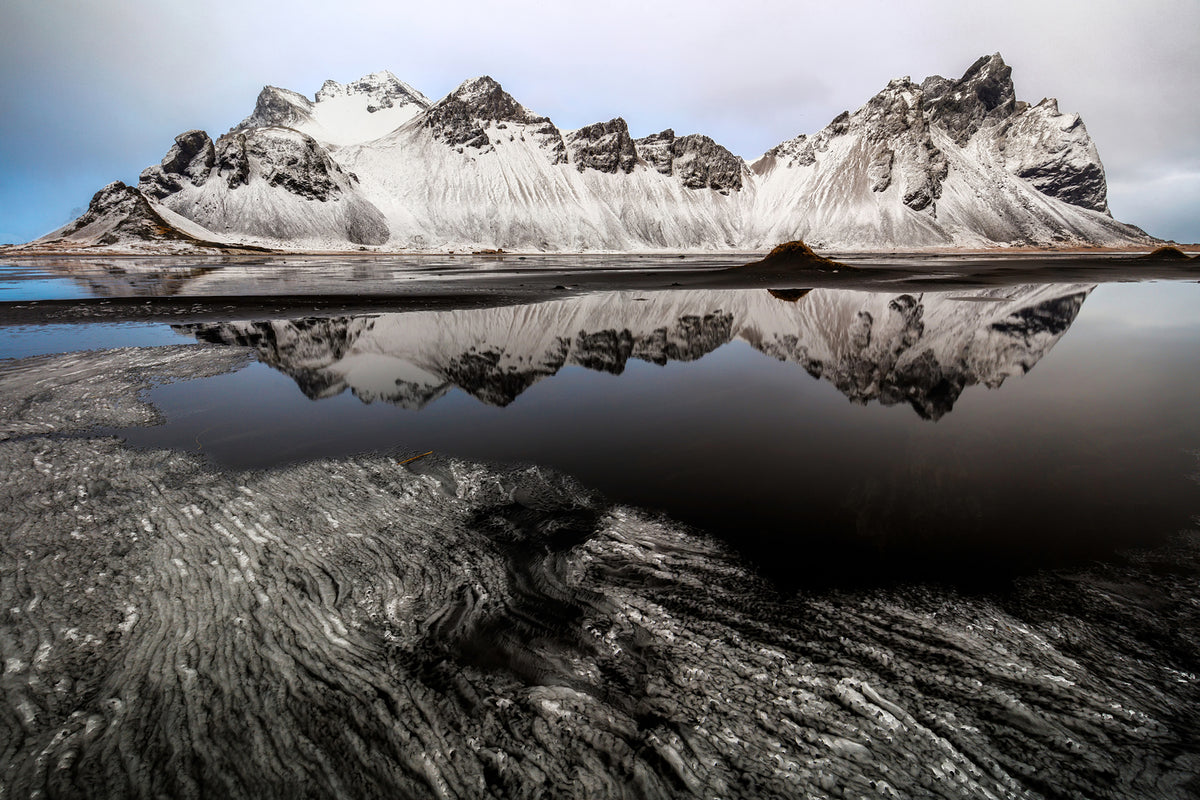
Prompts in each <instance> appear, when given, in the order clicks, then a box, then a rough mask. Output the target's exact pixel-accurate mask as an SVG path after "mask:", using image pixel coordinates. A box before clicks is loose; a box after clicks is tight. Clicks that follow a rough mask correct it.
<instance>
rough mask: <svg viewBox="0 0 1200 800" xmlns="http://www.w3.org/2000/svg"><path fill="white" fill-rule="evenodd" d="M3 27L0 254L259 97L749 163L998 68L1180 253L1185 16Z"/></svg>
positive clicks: (1112, 192)
mask: <svg viewBox="0 0 1200 800" xmlns="http://www.w3.org/2000/svg"><path fill="white" fill-rule="evenodd" d="M7 6H8V8H7V9H6V11H5V17H6V25H5V26H4V32H3V33H0V37H2V38H0V41H3V43H4V47H3V48H2V49H0V60H2V63H3V65H4V67H3V71H2V73H0V104H2V107H3V109H4V114H3V115H2V116H0V242H8V241H27V240H29V239H32V238H35V237H37V236H40V235H42V234H44V233H46V232H48V231H50V230H53V229H54V228H56V227H58V226H60V225H62V224H64V223H65V222H67V221H69V220H70V219H71V218H73V217H74V216H76V215H77V214H78V213H79V212H80V211H81V210H82V208H83V207H85V206H86V204H87V202H88V200H89V199H90V197H91V195H92V194H93V193H94V192H95V191H96V190H97V189H99V188H100V187H101V186H103V185H105V184H107V183H109V182H111V181H113V180H123V181H125V182H127V183H135V182H136V180H137V176H138V173H139V172H140V171H141V169H142V168H144V167H146V166H148V165H150V164H153V163H157V162H158V161H159V159H161V158H162V156H163V154H164V153H165V152H166V150H167V149H168V148H169V147H170V145H171V143H172V141H173V138H174V136H175V135H176V134H178V133H180V132H182V131H184V130H188V129H191V128H201V129H204V130H207V131H208V132H209V133H210V134H212V135H214V137H215V136H217V135H219V134H221V133H223V132H224V131H226V130H228V129H229V128H230V127H231V126H233V125H235V124H236V123H237V122H238V121H240V120H241V119H242V118H244V117H245V116H247V115H248V114H249V113H250V112H251V111H252V110H253V108H254V101H255V98H256V97H257V94H258V91H259V90H260V89H261V87H262V86H263V85H266V84H270V85H277V86H283V87H286V88H289V89H292V90H295V91H298V92H300V93H302V94H305V95H308V96H309V97H312V96H313V94H314V93H315V92H316V90H317V89H318V88H320V86H321V84H322V82H323V81H324V80H326V79H333V80H337V81H339V82H342V83H345V82H348V81H351V80H354V79H355V78H358V77H361V76H362V75H365V74H368V73H371V72H376V71H380V70H388V71H391V72H392V73H394V74H395V75H396V76H397V77H399V78H400V79H401V80H403V81H405V82H407V83H410V84H412V85H413V86H414V87H416V88H417V89H419V90H420V91H422V92H424V93H425V94H427V95H429V96H430V97H431V98H433V99H436V98H438V97H441V96H443V95H444V94H446V93H447V92H449V91H450V90H452V89H453V88H454V86H456V85H457V84H458V83H460V82H461V81H462V80H464V79H466V78H469V77H473V76H476V75H481V74H488V75H491V76H492V77H494V78H495V79H497V80H498V81H500V83H502V84H503V85H504V87H505V89H506V90H508V91H509V92H510V93H511V94H512V95H513V96H514V97H516V98H517V100H518V101H520V102H522V103H523V104H525V105H526V106H528V107H529V108H531V109H533V110H534V111H536V112H538V113H540V114H545V115H547V116H549V117H550V118H551V119H552V120H554V122H555V123H556V124H557V125H558V126H559V127H560V128H563V129H570V128H576V127H580V126H582V125H586V124H588V123H591V122H597V121H602V120H607V119H611V118H612V117H616V116H621V117H624V118H625V120H626V121H627V122H628V123H629V127H630V131H631V133H633V135H634V136H644V135H646V134H648V133H653V132H657V131H659V130H662V129H664V128H673V129H675V130H676V132H678V133H680V134H683V133H704V134H707V135H709V136H712V137H713V138H714V139H716V140H717V141H718V142H719V143H721V144H723V145H724V146H726V147H728V148H729V149H730V150H732V151H733V152H734V153H736V154H738V155H740V156H742V157H743V158H745V159H746V160H747V161H750V160H753V159H754V158H756V157H757V156H759V155H761V154H762V153H763V152H764V151H766V150H767V149H769V148H771V147H773V146H774V145H776V144H778V143H779V142H781V141H784V140H786V139H789V138H792V137H793V136H795V135H797V134H799V133H809V134H811V133H814V132H816V131H818V130H820V129H821V128H822V127H824V126H825V124H826V123H828V122H829V120H830V119H832V118H833V117H834V116H835V115H837V114H838V113H840V112H841V111H843V110H853V109H855V108H857V107H858V106H860V105H862V104H863V103H865V102H866V101H867V100H868V99H870V97H871V96H873V95H874V94H875V93H876V92H878V91H879V90H880V89H882V88H883V87H884V86H885V85H886V84H887V82H888V80H890V79H892V78H897V77H902V76H906V75H907V76H911V77H912V78H913V79H914V80H917V81H920V80H921V79H922V78H924V77H926V76H927V75H932V74H941V75H945V76H947V77H957V76H959V75H961V74H962V73H963V71H965V70H966V68H967V67H968V66H970V64H971V63H972V62H973V61H974V60H975V59H976V58H978V57H979V56H981V55H989V54H991V53H994V52H1000V53H1001V54H1002V55H1003V56H1004V58H1005V61H1006V62H1007V63H1008V64H1009V65H1010V66H1011V67H1012V68H1013V81H1014V84H1015V86H1016V91H1017V96H1018V98H1020V99H1023V100H1027V101H1030V102H1035V103H1036V102H1037V101H1039V100H1040V99H1042V98H1043V97H1056V98H1058V100H1059V105H1060V107H1061V108H1062V110H1063V111H1072V112H1078V113H1079V114H1081V116H1082V117H1083V119H1084V122H1085V124H1086V125H1087V127H1088V130H1089V132H1090V133H1091V135H1092V137H1093V139H1094V140H1095V141H1096V144H1097V147H1098V149H1099V151H1100V157H1101V159H1102V161H1103V163H1104V166H1105V169H1106V171H1107V174H1108V181H1109V204H1110V207H1111V209H1112V212H1113V216H1114V217H1116V218H1117V219H1119V220H1121V221H1124V222H1130V223H1133V224H1135V225H1139V226H1141V227H1143V228H1144V229H1146V230H1147V231H1148V232H1149V233H1151V234H1153V235H1155V236H1159V237H1162V238H1166V239H1175V240H1177V241H1182V242H1189V243H1190V242H1196V241H1200V214H1198V213H1197V211H1198V210H1200V147H1197V143H1198V142H1197V138H1198V134H1197V130H1198V129H1200V125H1198V124H1197V123H1198V122H1200V113H1198V111H1197V107H1196V103H1195V101H1194V99H1193V95H1194V80H1195V78H1196V77H1197V76H1198V75H1200V55H1198V54H1197V50H1196V48H1195V47H1194V46H1193V43H1192V38H1193V37H1194V32H1195V31H1196V30H1198V29H1200V4H1196V3H1194V2H1179V1H1178V0H1157V1H1156V2H1147V3H1139V4H1128V3H1121V2H1111V0H1108V1H1106V2H1080V1H1078V0H1072V1H1071V2H1046V1H1044V0H1043V2H1031V1H1030V0H1022V2H1016V3H1010V4H1003V5H1002V6H998V7H987V8H985V7H977V6H976V5H975V4H960V3H952V2H947V1H945V0H928V1H927V2H920V3H915V4H904V5H900V4H892V3H886V2H876V1H874V0H854V2H846V3H840V4H838V5H837V7H836V8H833V7H832V6H830V5H827V4H815V3H783V2H774V0H753V2H748V3H746V4H743V5H742V6H740V7H739V8H738V9H736V11H735V10H733V9H731V8H730V7H729V6H728V5H725V4H718V3H700V2H692V3H687V4H683V3H646V2H640V3H635V2H631V1H630V0H620V1H619V2H615V3H607V4H605V5H604V7H603V9H602V10H601V9H600V8H599V7H589V6H582V5H571V6H564V7H562V8H558V7H554V8H547V7H544V6H542V5H540V4H536V3H532V2H528V1H527V0H520V1H519V2H515V3H510V4H506V5H505V6H504V7H503V9H502V10H497V9H498V8H499V7H498V6H496V5H494V4H485V3H481V2H478V1H477V0H470V2H464V3H460V4H458V5H456V6H455V7H454V8H452V9H447V8H437V7H434V8H431V7H429V6H424V5H423V6H411V7H410V6H407V5H405V4H403V3H401V4H394V3H393V4H387V5H382V4H377V3H373V2H365V1H364V0H353V2H347V3H344V4H342V5H341V6H340V7H339V9H338V10H336V11H334V10H331V9H329V8H327V7H325V6H324V5H323V4H321V3H317V2H312V1H311V0H305V1H304V2H297V3H291V4H289V5H287V6H277V5H274V4H267V3H254V2H234V1H233V0H215V2H211V3H208V4H205V5H191V6H186V7H185V6H179V7H170V8H167V7H160V6H159V5H158V4H155V3H151V2H149V1H148V0H134V1H133V2H128V3H123V4H120V5H116V4H108V3H98V4H92V5H85V6H76V5H75V4H72V3H69V2H66V1H65V0H40V2H36V1H35V0H9V3H8V4H7Z"/></svg>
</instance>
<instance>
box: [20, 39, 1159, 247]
mask: <svg viewBox="0 0 1200 800" xmlns="http://www.w3.org/2000/svg"><path fill="white" fill-rule="evenodd" d="M795 239H804V240H805V241H807V242H808V243H809V244H810V245H813V246H815V247H818V248H824V249H828V250H838V251H880V250H904V249H910V250H914V249H931V248H993V247H1012V246H1031V247H1045V248H1054V247H1060V248H1061V247H1074V246H1112V247H1122V246H1144V245H1146V244H1149V243H1151V242H1153V241H1154V240H1153V239H1151V237H1149V236H1148V235H1147V234H1145V233H1144V232H1143V231H1141V230H1140V229H1138V228H1136V227H1134V226H1131V225H1126V224H1123V223H1120V222H1117V221H1115V220H1114V219H1113V218H1112V216H1111V215H1110V213H1109V209H1108V201H1107V184H1106V181H1105V175H1104V168H1103V166H1102V164H1101V162H1100V159H1099V156H1098V154H1097V151H1096V146H1095V144H1094V143H1093V141H1092V139H1091V137H1090V136H1089V135H1088V132H1087V129H1086V127H1085V126H1084V124H1083V121H1082V120H1081V119H1080V117H1079V116H1078V115H1077V114H1070V113H1063V112H1060V111H1059V109H1058V104H1057V102H1056V101H1055V100H1053V99H1044V100H1042V101H1041V102H1039V103H1037V104H1029V103H1026V102H1023V101H1019V100H1017V98H1016V94H1015V90H1014V87H1013V82H1012V70H1011V68H1010V67H1009V66H1008V65H1007V64H1005V63H1004V60H1003V58H1001V56H1000V55H999V54H998V53H997V54H995V55H991V56H985V57H983V58H980V59H979V60H977V61H976V62H975V63H974V64H972V65H971V66H970V68H969V69H967V71H966V72H965V73H964V74H963V75H962V77H960V78H957V79H950V78H943V77H941V76H936V75H935V76H932V77H929V78H926V79H925V80H923V81H922V82H920V83H916V82H913V81H912V80H910V79H909V78H900V79H897V80H893V81H891V82H889V83H888V85H887V86H886V87H884V88H883V90H882V91H880V92H879V93H878V94H876V95H875V96H874V97H872V98H871V99H870V100H869V101H868V102H867V103H866V104H865V105H863V106H862V107H861V108H859V109H858V110H856V111H854V112H850V111H846V112H843V113H842V114H839V115H838V116H837V117H835V118H834V119H833V120H832V121H831V122H830V123H829V124H828V125H827V126H826V127H825V128H823V129H822V130H820V131H819V132H817V133H815V134H813V135H806V134H800V135H798V136H796V137H795V138H792V139H789V140H787V141H785V142H782V143H781V144H779V145H777V146H776V147H773V148H771V149H770V150H768V151H767V152H766V153H764V154H763V155H762V156H761V157H759V158H757V159H756V160H754V161H752V162H749V163H747V162H746V161H745V160H743V159H742V158H740V157H739V156H736V155H734V154H733V153H731V152H730V151H729V150H728V149H726V148H725V147H723V146H721V145H720V144H718V143H717V142H715V141H714V140H713V139H711V138H710V137H708V136H704V135H702V134H698V133H693V134H686V135H678V134H676V132H675V131H673V130H670V129H668V130H664V131H660V132H656V133H650V134H648V135H645V136H641V137H639V138H634V135H633V134H632V133H631V132H630V130H629V127H628V125H627V124H626V122H625V120H623V119H621V118H619V117H618V118H616V119H612V120H609V121H607V122H597V123H595V124H592V125H587V126H585V127H582V128H579V129H577V130H562V129H560V128H558V127H557V126H556V125H555V124H554V123H553V122H552V121H551V120H550V119H549V118H547V117H544V116H541V115H539V114H537V113H535V112H534V111H531V110H530V109H528V108H526V107H525V106H523V105H522V104H521V103H519V102H518V101H517V100H516V99H514V98H513V97H512V96H511V95H509V94H508V93H507V92H505V91H504V89H503V88H502V87H501V85H500V84H499V83H497V82H496V81H495V80H493V79H491V78H490V77H480V78H474V79H471V80H468V81H465V82H464V83H462V84H461V85H460V86H458V87H457V88H456V89H454V91H452V92H450V93H449V94H448V95H446V96H445V97H443V98H442V99H440V100H438V101H436V102H434V101H432V100H430V99H429V98H428V97H426V96H425V95H424V94H422V93H421V92H420V91H418V90H417V89H415V88H413V87H412V86H410V85H408V84H406V83H404V82H403V81H401V80H399V79H398V78H396V77H395V76H394V75H392V74H391V73H389V72H379V73H375V74H372V75H368V76H366V77H364V78H361V79H359V80H357V81H354V82H352V83H348V84H340V83H337V82H334V81H326V82H325V85H324V86H322V87H321V89H320V91H318V92H317V93H316V94H315V96H314V97H313V99H309V98H308V97H306V96H304V95H301V94H298V93H296V92H292V91H289V90H287V89H280V88H277V87H273V86H268V87H266V88H264V89H263V90H262V92H261V93H260V94H259V97H258V101H257V103H256V105H255V108H254V110H253V112H252V113H251V114H250V115H249V116H247V117H246V118H245V119H244V120H243V121H242V122H240V123H239V124H238V125H236V126H234V128H233V129H232V130H230V131H229V132H228V133H226V134H224V135H222V136H220V137H219V138H217V139H216V140H215V141H214V140H213V139H212V137H210V136H209V135H208V134H207V133H206V132H204V131H201V130H192V131H187V132H185V133H182V134H180V135H179V136H177V137H176V138H175V143H174V144H173V145H172V146H171V147H170V149H169V150H168V152H167V154H166V155H165V156H164V158H163V159H162V161H161V163H159V164H156V165H153V166H151V167H149V168H147V169H146V170H144V171H143V172H142V174H141V176H140V179H139V181H138V184H137V186H136V187H135V186H127V185H125V184H123V183H120V182H117V183H113V184H110V185H109V186H106V187H104V188H103V189H101V190H100V191H99V192H98V193H97V194H96V196H95V197H94V198H93V200H92V203H91V205H90V206H89V208H88V210H87V211H86V213H85V214H84V215H83V216H81V217H80V218H79V219H77V220H75V221H74V222H72V223H70V224H68V225H66V226H64V227H63V228H60V229H59V230H57V231H54V232H53V233H50V234H48V235H47V236H45V237H42V238H41V239H39V240H37V241H35V242H34V243H32V244H31V245H30V246H32V247H34V248H48V249H56V248H58V249H76V248H80V247H101V248H107V249H115V250H122V249H124V250H152V251H172V250H174V251H195V250H205V249H222V248H229V247H233V246H237V247H246V246H249V247H262V248H269V249H283V250H361V249H367V250H383V251H441V252H444V251H446V250H452V251H463V250H468V251H469V250H472V249H478V248H503V249H505V250H518V251H572V252H573V251H588V250H592V251H595V250H600V251H650V250H761V249H767V248H770V247H771V246H773V245H775V244H778V243H779V242H782V241H789V240H795Z"/></svg>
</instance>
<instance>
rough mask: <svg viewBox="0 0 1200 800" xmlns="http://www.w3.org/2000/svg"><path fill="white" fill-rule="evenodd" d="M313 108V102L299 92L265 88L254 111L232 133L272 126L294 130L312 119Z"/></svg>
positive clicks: (233, 128) (273, 87)
mask: <svg viewBox="0 0 1200 800" xmlns="http://www.w3.org/2000/svg"><path fill="white" fill-rule="evenodd" d="M312 108H313V103H312V101H311V100H309V99H308V98H307V97H305V96H304V95H302V94H300V93H299V92H293V91H292V90H290V89H281V88H280V87H278V86H264V87H263V88H262V91H261V92H259V93H258V100H257V101H255V103H254V111H253V112H252V113H251V114H250V116H248V117H246V118H245V119H244V120H242V121H241V122H239V123H238V124H237V125H235V126H233V127H232V128H231V129H230V132H231V133H232V132H233V131H243V130H248V129H250V128H267V127H270V126H272V125H280V126H283V127H288V128H294V127H296V126H297V125H301V124H303V123H305V122H307V121H309V120H311V119H312Z"/></svg>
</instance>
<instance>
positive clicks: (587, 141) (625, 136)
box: [564, 117, 638, 173]
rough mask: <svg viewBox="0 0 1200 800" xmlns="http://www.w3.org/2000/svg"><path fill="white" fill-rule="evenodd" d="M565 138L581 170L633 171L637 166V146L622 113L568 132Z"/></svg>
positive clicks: (573, 158) (576, 164)
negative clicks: (620, 115)
mask: <svg viewBox="0 0 1200 800" xmlns="http://www.w3.org/2000/svg"><path fill="white" fill-rule="evenodd" d="M564 141H565V142H566V145H567V149H568V150H569V151H570V153H571V158H572V160H574V162H575V166H576V167H578V168H579V171H580V172H583V171H584V170H585V169H594V170H599V171H600V172H609V173H615V172H617V171H618V170H620V171H621V172H624V173H630V172H633V168H634V167H635V166H637V161H638V153H637V149H636V148H635V147H634V144H633V139H631V138H630V137H629V126H628V125H627V124H625V120H623V119H621V118H620V117H617V118H616V119H613V120H609V121H608V122H597V123H595V124H594V125H588V126H587V127H584V128H580V129H579V130H577V131H573V132H571V133H569V134H567V135H566V136H565V137H564Z"/></svg>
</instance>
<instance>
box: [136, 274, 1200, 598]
mask: <svg viewBox="0 0 1200 800" xmlns="http://www.w3.org/2000/svg"><path fill="white" fill-rule="evenodd" d="M899 305H903V306H904V308H903V309H902V310H897V306H899ZM1193 307H1200V286H1197V285H1196V284H1166V283H1163V284H1154V285H1149V286H1138V287H1137V288H1136V289H1135V288H1131V287H1128V286H1126V285H1119V284H1108V285H1103V286H1101V287H1099V288H1096V289H1094V290H1093V288H1092V287H1091V286H1090V285H1070V286H1064V287H1009V288H1007V289H1004V290H1001V291H994V290H987V291H976V292H974V293H969V292H968V293H964V292H962V291H955V292H949V293H932V292H930V293H924V294H921V295H912V294H900V295H895V294H879V293H865V292H852V291H839V290H823V289H819V290H814V291H813V292H812V293H809V294H807V295H805V296H804V297H802V298H800V299H799V300H796V301H794V302H789V301H786V300H780V299H778V298H777V297H774V296H772V295H770V294H768V293H767V292H764V291H741V292H710V293H700V292H686V293H680V292H659V293H653V294H646V295H644V296H642V295H636V294H630V293H617V294H608V295H589V296H585V297H580V298H572V299H568V300H563V301H555V302H549V303H540V304H535V305H529V306H518V307H505V308H500V309H480V310H464V311H446V312H418V313H409V314H394V315H389V314H381V315H371V316H362V317H349V318H336V319H324V318H310V319H305V320H302V321H294V322H287V321H272V322H260V323H255V322H245V323H237V322H235V323H219V324H199V325H191V326H188V325H181V326H176V328H175V330H176V332H177V333H180V334H187V335H190V336H193V337H195V338H196V339H197V340H201V341H208V342H222V343H227V344H231V345H235V346H242V345H249V346H251V347H253V348H255V351H256V352H257V354H258V359H259V363H258V364H255V365H252V366H250V367H247V368H245V369H243V370H240V371H238V372H235V373H232V374H229V375H220V376H215V377H212V378H209V379H206V380H204V381H189V382H187V383H174V384H168V385H164V386H160V387H158V388H156V389H154V390H153V392H152V393H151V395H150V399H151V400H152V401H153V402H154V404H155V405H156V406H158V407H159V408H161V409H162V410H163V412H164V413H165V415H166V422H165V424H163V425H161V426H155V427H150V428H134V429H129V430H124V431H120V435H122V436H123V437H124V438H125V439H126V440H127V441H128V442H130V443H131V444H134V445H136V446H139V447H170V448H175V449H181V450H188V451H193V452H198V453H200V454H202V455H203V456H204V457H206V458H207V459H208V460H209V461H210V462H212V463H214V464H216V465H220V466H224V467H230V468H235V469H246V468H265V467H273V466H277V465H280V464H285V463H289V462H293V461H297V460H304V459H312V458H321V457H339V456H344V455H349V454H353V453H362V452H370V451H377V450H396V451H409V450H411V451H414V452H426V451H435V452H437V453H441V454H447V455H451V456H455V457H460V458H466V459H470V460H482V461H488V462H492V463H497V464H511V463H530V464H539V465H545V466H550V467H553V468H554V469H557V470H560V471H562V472H565V473H567V474H570V475H573V476H575V477H576V478H578V479H579V480H581V481H582V482H583V483H584V484H585V485H587V486H590V487H593V488H596V489H599V490H600V491H602V492H604V494H605V495H606V496H608V497H610V498H611V499H613V500H615V501H618V502H623V503H630V504H633V505H637V506H640V507H643V508H647V509H652V510H657V511H662V512H664V513H666V514H668V515H669V516H670V517H672V518H674V519H677V520H681V521H685V522H688V523H690V524H693V525H696V526H697V527H700V528H702V529H704V530H707V531H710V532H713V533H716V534H717V535H719V536H721V537H722V538H724V539H725V540H726V541H728V542H730V543H731V544H733V546H735V547H736V548H737V549H738V550H739V551H741V552H742V553H743V554H744V555H746V556H748V557H750V558H751V559H752V560H754V561H756V562H757V563H759V565H760V566H761V568H762V569H764V570H765V571H766V572H768V573H771V574H773V576H774V577H775V578H776V579H778V580H782V581H786V582H787V583H788V584H789V585H791V586H797V587H799V586H811V585H813V584H814V583H820V584H822V585H830V584H832V585H847V584H856V582H858V581H862V580H866V581H868V582H877V581H879V580H899V581H904V580H911V579H925V578H937V579H940V580H949V581H952V582H955V583H957V584H959V585H963V586H973V585H987V586H991V585H993V584H994V583H995V581H996V580H1006V579H1008V578H1009V577H1011V575H1012V574H1013V571H1014V570H1016V571H1023V570H1024V571H1027V570H1029V569H1031V568H1037V567H1045V566H1058V565H1063V564H1072V563H1074V564H1078V563H1082V562H1085V561H1087V560H1089V559H1092V558H1097V557H1103V556H1105V555H1107V554H1110V553H1111V552H1113V551H1114V550H1117V549H1120V548H1125V547H1131V546H1148V545H1154V544H1157V543H1160V542H1161V541H1162V540H1163V538H1164V537H1166V536H1168V535H1170V534H1172V533H1174V532H1175V531H1176V530H1179V529H1180V528H1183V527H1186V526H1187V525H1188V524H1189V523H1190V519H1191V515H1192V514H1194V513H1196V510H1197V509H1198V508H1200V492H1198V487H1197V485H1196V484H1195V483H1194V482H1193V481H1191V480H1190V479H1189V475H1190V473H1191V472H1192V471H1193V469H1194V461H1195V459H1194V456H1193V455H1192V454H1193V453H1194V452H1196V451H1200V419H1198V418H1197V417H1196V416H1195V414H1194V409H1195V401H1196V399H1197V398H1200V347H1197V342H1200V319H1197V318H1195V317H1194V316H1193V315H1191V314H1190V313H1188V309H1190V308H1193ZM1093 308H1094V309H1095V313H1094V314H1093V313H1092V309H1093ZM904 315H907V319H908V320H909V323H905V324H899V323H897V322H896V320H897V319H899V318H900V317H902V316H904ZM1076 315H1078V316H1076ZM876 317H877V319H874V320H873V324H872V325H871V326H870V327H867V326H865V323H864V320H866V319H868V318H876ZM914 321H915V322H914ZM910 323H911V324H910ZM905 325H907V327H905ZM914 325H915V327H914ZM856 337H857V338H856ZM872 337H874V340H872Z"/></svg>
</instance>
